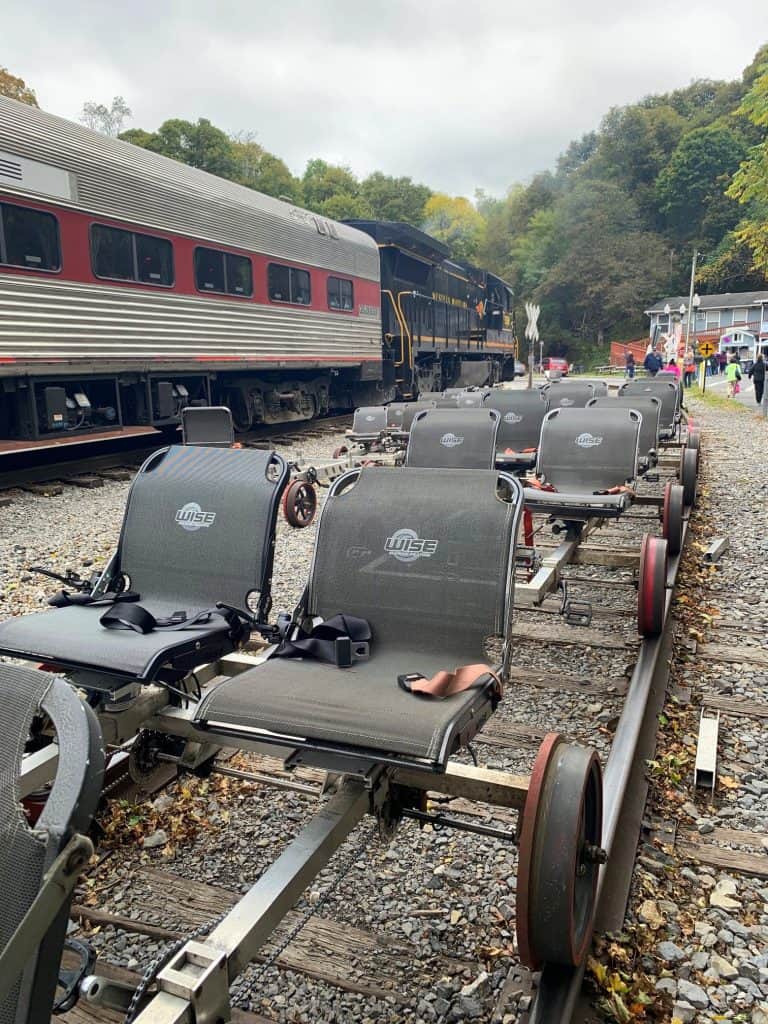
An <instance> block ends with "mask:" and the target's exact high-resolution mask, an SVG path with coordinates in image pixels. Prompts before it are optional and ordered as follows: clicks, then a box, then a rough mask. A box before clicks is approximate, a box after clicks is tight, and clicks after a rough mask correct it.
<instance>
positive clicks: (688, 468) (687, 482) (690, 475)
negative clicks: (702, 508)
mask: <svg viewBox="0 0 768 1024" xmlns="http://www.w3.org/2000/svg"><path fill="white" fill-rule="evenodd" d="M698 473H699V453H698V451H697V450H696V449H695V448H683V449H682V452H681V455H680V483H681V484H682V485H683V501H684V502H685V504H686V506H687V507H688V508H690V507H691V505H693V504H694V503H695V501H696V478H697V476H698Z"/></svg>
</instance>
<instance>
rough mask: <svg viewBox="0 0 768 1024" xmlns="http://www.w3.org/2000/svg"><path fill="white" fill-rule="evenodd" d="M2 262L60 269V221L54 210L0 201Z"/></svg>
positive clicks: (0, 248) (13, 265)
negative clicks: (42, 209)
mask: <svg viewBox="0 0 768 1024" xmlns="http://www.w3.org/2000/svg"><path fill="white" fill-rule="evenodd" d="M0 263H6V264H8V265H10V266H12V267H25V268H26V269H27V270H54V271H55V270H60V269H61V246H60V244H59V223H58V221H57V220H56V218H55V217H54V216H53V215H52V214H50V213H43V212H42V211H41V210H30V209H29V208H28V207H26V206H13V205H11V204H10V203H0Z"/></svg>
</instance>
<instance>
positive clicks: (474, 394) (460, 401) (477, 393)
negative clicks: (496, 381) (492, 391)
mask: <svg viewBox="0 0 768 1024" xmlns="http://www.w3.org/2000/svg"><path fill="white" fill-rule="evenodd" d="M486 394H487V392H486V391H483V390H480V389H479V388H478V389H477V390H472V391H469V390H468V391H462V392H461V393H460V394H458V395H457V396H456V405H457V407H458V408H459V409H479V408H480V406H481V405H482V404H483V399H484V398H485V396H486Z"/></svg>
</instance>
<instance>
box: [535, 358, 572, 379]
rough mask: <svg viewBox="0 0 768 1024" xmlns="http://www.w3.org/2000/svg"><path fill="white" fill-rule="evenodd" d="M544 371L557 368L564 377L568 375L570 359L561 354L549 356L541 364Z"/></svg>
mask: <svg viewBox="0 0 768 1024" xmlns="http://www.w3.org/2000/svg"><path fill="white" fill-rule="evenodd" d="M541 370H542V373H546V372H547V371H549V370H557V371H559V373H560V374H561V375H562V376H563V377H567V376H568V360H567V359H562V358H561V357H560V356H547V357H546V358H545V359H544V360H543V361H542V364H541Z"/></svg>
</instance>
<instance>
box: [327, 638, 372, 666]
mask: <svg viewBox="0 0 768 1024" xmlns="http://www.w3.org/2000/svg"><path fill="white" fill-rule="evenodd" d="M333 649H334V656H335V659H336V666H337V668H351V667H352V665H353V664H354V662H356V661H367V660H368V658H369V657H370V653H371V652H370V645H369V644H368V642H367V640H357V641H355V640H352V638H351V637H349V636H337V637H336V639H335V640H334V642H333Z"/></svg>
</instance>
